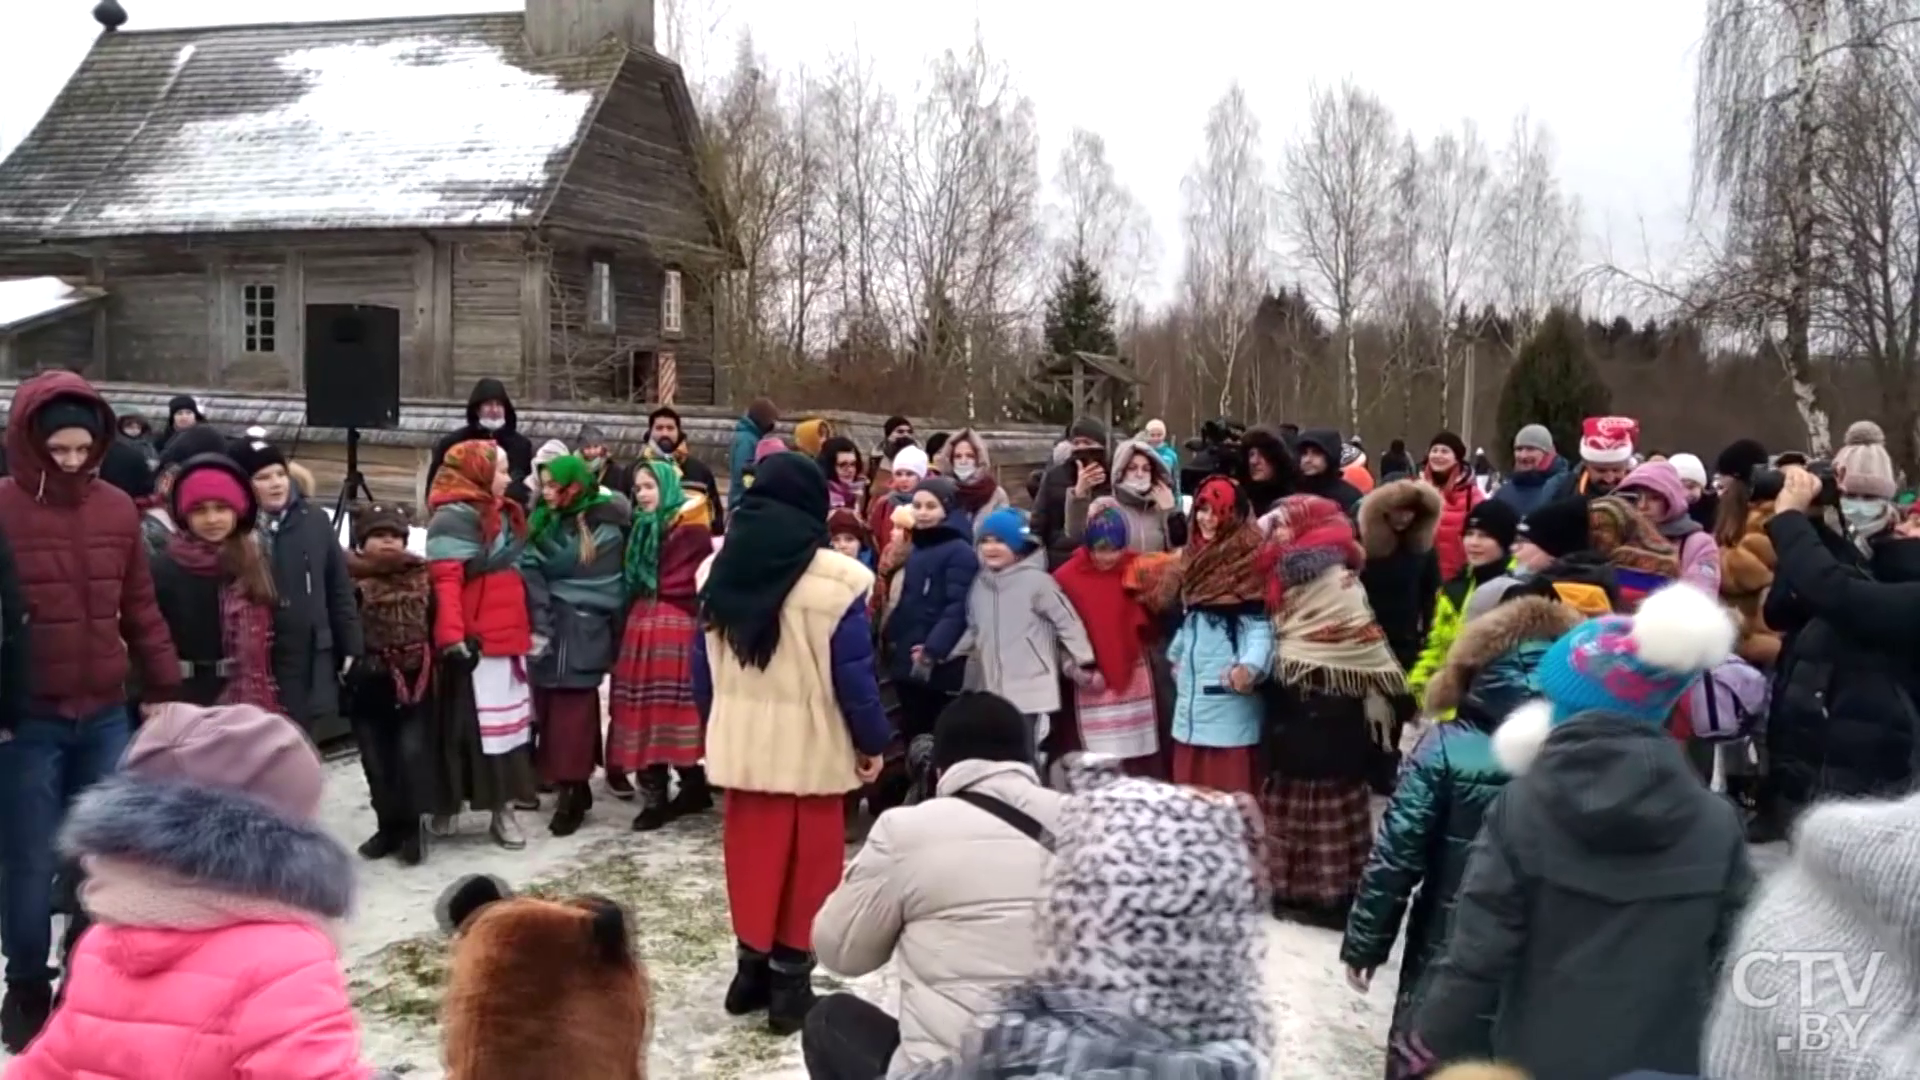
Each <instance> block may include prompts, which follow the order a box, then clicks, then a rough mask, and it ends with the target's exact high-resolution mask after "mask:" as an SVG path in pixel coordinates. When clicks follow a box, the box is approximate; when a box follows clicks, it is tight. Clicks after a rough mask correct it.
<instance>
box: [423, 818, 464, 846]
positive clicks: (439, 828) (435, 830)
mask: <svg viewBox="0 0 1920 1080" xmlns="http://www.w3.org/2000/svg"><path fill="white" fill-rule="evenodd" d="M459 831H460V818H459V817H458V816H457V815H454V814H434V815H433V816H432V817H429V818H428V819H427V835H428V836H437V837H439V838H440V839H442V840H444V839H446V838H447V837H449V836H452V835H454V834H455V833H457V832H459Z"/></svg>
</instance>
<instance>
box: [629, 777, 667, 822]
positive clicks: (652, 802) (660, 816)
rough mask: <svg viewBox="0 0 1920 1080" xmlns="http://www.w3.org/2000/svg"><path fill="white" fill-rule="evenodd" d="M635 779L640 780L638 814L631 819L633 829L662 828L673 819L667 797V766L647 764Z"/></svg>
mask: <svg viewBox="0 0 1920 1080" xmlns="http://www.w3.org/2000/svg"><path fill="white" fill-rule="evenodd" d="M636 779H638V780H639V781H640V816H639V817H636V818H634V819H633V831H634V832H653V831H654V830H655V829H659V828H663V827H664V826H665V825H666V824H667V822H669V821H672V820H673V807H672V804H671V803H670V802H669V800H668V799H667V767H666V766H665V765H649V766H647V767H646V768H644V769H642V770H640V773H639V775H638V776H637V777H636Z"/></svg>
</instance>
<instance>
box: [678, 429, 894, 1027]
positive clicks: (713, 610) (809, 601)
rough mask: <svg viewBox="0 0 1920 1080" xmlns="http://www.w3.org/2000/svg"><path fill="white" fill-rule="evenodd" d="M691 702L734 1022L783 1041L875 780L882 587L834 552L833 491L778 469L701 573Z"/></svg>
mask: <svg viewBox="0 0 1920 1080" xmlns="http://www.w3.org/2000/svg"><path fill="white" fill-rule="evenodd" d="M700 579H701V591H700V601H701V606H700V623H701V628H702V633H701V634H700V636H699V637H698V638H696V639H695V642H694V656H693V694H694V701H695V703H696V704H697V705H698V706H699V708H700V717H701V719H702V720H703V721H705V723H706V725H707V775H708V777H709V778H710V779H711V781H712V783H713V784H714V786H716V787H719V788H722V789H724V790H725V791H726V816H725V820H724V824H723V826H722V836H723V840H724V846H725V850H726V872H727V898H728V902H729V906H730V907H731V908H732V914H733V929H734V935H735V936H736V937H737V938H738V939H739V969H738V971H737V972H736V973H735V975H734V979H733V985H732V986H730V987H729V988H728V989H727V1000H726V1008H727V1012H729V1013H731V1014H733V1015H735V1016H744V1015H746V1014H747V1013H751V1012H758V1011H760V1010H763V1009H764V1010H767V1013H768V1026H769V1027H770V1028H771V1029H772V1030H773V1031H774V1033H776V1034H780V1035H790V1034H793V1033H794V1032H797V1031H799V1030H800V1025H801V1022H802V1021H804V1020H805V1019H806V1015H807V1011H808V1010H809V1009H811V1008H812V1007H813V991H812V989H811V988H810V986H811V978H812V974H813V917H814V915H815V913H817V912H818V911H819V910H820V905H821V904H823V903H825V902H826V899H827V896H828V895H829V894H831V893H832V892H833V890H834V888H835V886H837V885H838V884H839V883H840V872H841V863H842V859H843V857H844V855H845V853H846V846H845V845H846V833H845V806H846V803H845V798H844V797H845V795H846V793H847V792H849V791H852V790H854V789H855V788H858V787H860V786H861V785H862V784H864V783H866V782H869V781H871V780H873V779H874V778H875V777H877V776H878V775H879V773H880V755H881V753H882V752H883V751H885V750H886V747H887V743H888V741H889V740H890V739H891V737H892V730H891V729H890V727H889V726H888V723H887V716H886V712H885V711H884V710H883V709H882V708H881V705H880V688H879V685H878V683H877V681H876V676H875V670H874V657H873V635H872V632H871V629H870V627H869V624H868V621H867V593H868V591H869V590H871V589H872V587H873V572H872V571H870V570H868V569H867V568H866V567H864V566H862V565H860V563H859V561H858V560H855V559H850V558H848V557H847V556H845V555H842V554H840V553H839V552H836V551H834V550H833V549H832V548H831V547H829V546H828V535H827V481H826V477H825V476H824V475H822V474H821V472H820V467H819V466H818V465H817V464H815V463H814V462H813V460H812V459H810V458H808V457H806V456H804V455H802V454H796V453H791V452H788V453H781V454H774V455H772V456H771V457H768V458H766V459H765V460H763V461H761V462H760V463H759V465H758V466H756V468H755V470H754V478H753V486H752V487H750V488H748V489H747V491H746V494H745V495H743V496H742V497H741V500H740V505H739V509H737V510H735V511H734V513H733V514H732V515H730V520H729V522H728V526H727V535H726V540H725V542H724V543H723V544H722V546H721V548H720V552H719V553H718V554H717V555H715V556H714V557H713V560H712V561H711V562H710V563H708V564H707V565H706V566H704V567H702V568H701V572H700Z"/></svg>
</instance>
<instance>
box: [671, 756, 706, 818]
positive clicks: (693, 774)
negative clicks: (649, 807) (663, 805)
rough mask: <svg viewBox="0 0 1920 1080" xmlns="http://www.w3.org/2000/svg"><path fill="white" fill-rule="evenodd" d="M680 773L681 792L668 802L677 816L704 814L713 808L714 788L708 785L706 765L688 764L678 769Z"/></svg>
mask: <svg viewBox="0 0 1920 1080" xmlns="http://www.w3.org/2000/svg"><path fill="white" fill-rule="evenodd" d="M678 772H679V773H680V793H679V794H678V795H675V796H674V797H673V802H672V803H670V804H668V805H669V807H670V809H671V810H672V812H673V816H674V817H676V818H683V817H686V816H687V815H688V814H704V813H706V812H707V811H709V810H711V809H713V789H712V788H711V787H708V786H707V770H706V767H705V766H701V765H688V766H687V767H686V768H683V769H680V770H678Z"/></svg>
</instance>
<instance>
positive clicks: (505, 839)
mask: <svg viewBox="0 0 1920 1080" xmlns="http://www.w3.org/2000/svg"><path fill="white" fill-rule="evenodd" d="M489 831H491V832H492V833H493V842H494V843H496V844H499V845H500V846H501V847H503V848H506V849H507V850H508V851H519V850H520V849H521V848H524V847H526V846H527V834H526V833H524V832H521V831H520V819H519V818H518V817H516V816H514V813H513V811H511V810H495V811H494V812H493V824H492V825H491V826H490V827H489Z"/></svg>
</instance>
